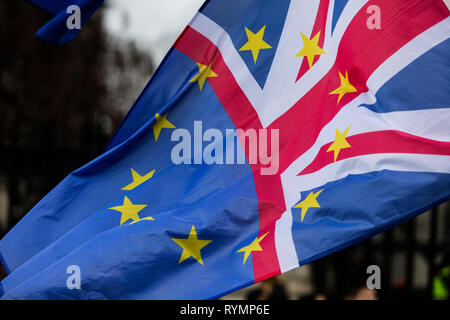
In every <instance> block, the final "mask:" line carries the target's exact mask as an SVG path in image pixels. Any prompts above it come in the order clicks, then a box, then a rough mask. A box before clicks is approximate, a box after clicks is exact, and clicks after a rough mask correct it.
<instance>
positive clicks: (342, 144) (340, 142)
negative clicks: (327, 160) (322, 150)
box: [327, 126, 351, 162]
mask: <svg viewBox="0 0 450 320" xmlns="http://www.w3.org/2000/svg"><path fill="white" fill-rule="evenodd" d="M349 130H350V126H349V127H348V128H347V130H345V131H344V132H343V133H340V132H339V130H338V129H336V135H335V138H334V142H333V143H332V144H331V146H330V147H329V148H328V150H327V152H331V151H334V162H336V160H337V158H338V156H339V152H341V150H342V149H347V148H350V147H351V145H350V144H349V143H348V141H347V140H346V138H347V134H348V131H349Z"/></svg>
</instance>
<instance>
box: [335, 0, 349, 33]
mask: <svg viewBox="0 0 450 320" xmlns="http://www.w3.org/2000/svg"><path fill="white" fill-rule="evenodd" d="M347 3H348V0H335V1H334V11H333V21H332V24H331V33H333V32H334V28H335V27H336V24H337V23H338V21H339V18H340V17H341V14H342V11H344V8H345V6H346V5H347Z"/></svg>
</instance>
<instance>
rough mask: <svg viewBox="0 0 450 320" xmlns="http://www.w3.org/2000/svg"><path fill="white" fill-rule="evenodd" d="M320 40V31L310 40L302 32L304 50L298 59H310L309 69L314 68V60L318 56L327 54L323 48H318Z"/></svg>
mask: <svg viewBox="0 0 450 320" xmlns="http://www.w3.org/2000/svg"><path fill="white" fill-rule="evenodd" d="M319 38H320V31H319V32H317V34H316V35H315V36H314V37H313V38H312V39H309V38H308V37H307V36H305V35H304V34H303V32H302V40H303V49H302V50H300V52H299V53H297V55H296V57H306V58H307V59H308V64H309V68H310V69H311V68H312V65H313V62H314V58H315V57H316V56H318V55H322V54H326V52H325V51H323V49H322V48H321V47H319V46H318V43H319Z"/></svg>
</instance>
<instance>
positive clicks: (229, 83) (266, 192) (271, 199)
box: [175, 28, 286, 282]
mask: <svg viewBox="0 0 450 320" xmlns="http://www.w3.org/2000/svg"><path fill="white" fill-rule="evenodd" d="M175 48H176V49H178V50H179V51H181V52H183V53H184V54H185V55H187V56H188V57H189V58H191V59H192V60H193V61H195V62H199V63H201V64H204V65H209V64H210V63H212V65H211V69H212V70H213V71H214V72H215V73H217V74H218V75H219V76H218V77H217V78H209V79H208V82H209V84H210V85H211V87H212V89H213V90H214V92H215V93H216V95H217V98H218V99H219V101H220V102H221V103H222V105H223V107H224V108H225V110H226V111H227V113H228V115H229V116H230V118H231V120H232V121H233V123H234V125H235V127H236V128H241V129H244V130H247V129H250V128H253V129H260V128H262V125H261V122H260V121H259V117H258V115H257V113H256V111H255V109H253V107H252V105H251V103H250V102H249V101H248V99H247V96H246V95H245V94H244V92H243V91H242V89H241V88H240V87H239V85H238V84H237V82H236V80H235V79H234V76H233V74H232V73H231V71H230V70H229V69H228V67H227V65H226V64H225V62H224V61H223V58H222V55H221V54H220V52H219V49H218V48H217V47H216V46H215V45H214V44H213V43H211V42H210V41H209V40H208V39H207V38H205V37H204V36H203V35H201V34H200V33H198V32H197V31H196V30H194V29H192V28H187V29H186V30H185V31H184V33H183V36H182V37H180V38H179V39H178V40H177V42H176V44H175ZM245 151H246V154H247V155H248V150H245ZM251 168H252V171H253V177H254V180H255V189H256V193H257V195H258V202H259V235H258V236H262V235H264V234H265V233H267V232H269V234H268V235H267V236H266V237H265V238H264V240H263V241H262V242H261V245H262V247H263V249H264V250H263V251H261V252H253V253H252V260H253V270H254V275H255V282H258V281H261V280H264V279H267V278H270V277H272V276H275V275H277V274H280V266H279V263H278V256H277V252H276V248H275V222H276V220H277V219H278V218H279V217H280V216H281V214H282V213H283V212H284V211H285V210H286V208H285V204H284V196H283V189H282V186H281V179H280V176H279V175H273V176H262V175H261V174H260V166H259V165H251Z"/></svg>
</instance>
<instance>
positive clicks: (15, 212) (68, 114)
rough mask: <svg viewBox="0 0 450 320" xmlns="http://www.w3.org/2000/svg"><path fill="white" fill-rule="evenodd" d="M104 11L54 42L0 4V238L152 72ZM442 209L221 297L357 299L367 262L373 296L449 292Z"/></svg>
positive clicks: (108, 127) (31, 11)
mask: <svg viewBox="0 0 450 320" xmlns="http://www.w3.org/2000/svg"><path fill="white" fill-rule="evenodd" d="M102 12H104V10H100V11H99V12H97V13H96V15H95V16H94V18H93V19H92V20H91V21H90V22H89V23H88V25H87V27H86V28H84V29H83V31H82V32H81V34H80V36H79V37H78V38H77V39H76V40H75V41H73V42H71V43H69V44H67V45H64V46H61V47H55V46H51V45H48V44H46V43H44V42H42V41H40V40H39V39H37V38H36V37H35V36H34V33H35V32H36V30H38V29H39V28H40V27H41V26H42V25H43V24H44V23H45V22H46V21H48V20H49V19H50V15H48V14H46V13H45V12H43V11H42V10H40V9H38V8H36V7H34V6H32V5H30V4H28V3H26V2H25V1H2V2H1V3H0V20H1V21H2V23H3V24H2V28H0V43H1V48H2V50H0V238H1V237H2V236H3V235H5V234H6V232H7V231H8V230H10V229H11V228H12V227H13V226H14V225H15V224H16V223H17V222H18V221H19V220H20V219H21V218H22V217H23V216H24V215H25V214H26V213H27V212H28V211H29V210H30V209H31V208H32V207H33V206H34V205H35V204H36V203H37V202H38V201H39V200H40V199H41V198H42V197H43V196H44V195H45V194H47V193H48V192H49V191H50V190H51V189H52V188H53V187H55V186H56V185H57V184H58V182H60V181H61V180H62V179H63V178H64V177H65V176H66V175H67V174H69V173H70V172H71V171H73V170H74V169H76V168H78V167H80V166H82V165H83V164H85V163H87V162H88V161H89V160H91V159H93V158H95V157H96V156H97V155H99V154H100V153H102V151H103V150H104V149H105V147H106V145H107V143H108V141H109V139H110V138H111V137H112V134H113V133H114V130H115V129H116V128H117V127H118V125H119V124H120V122H121V121H122V119H123V117H124V114H125V112H126V110H128V108H129V107H130V106H131V104H132V103H133V102H134V101H135V100H136V98H137V97H138V95H139V93H140V91H141V90H142V89H143V88H144V86H145V84H146V82H147V80H148V79H149V78H150V76H151V74H152V73H153V71H154V63H153V60H152V58H151V56H150V53H149V52H146V51H143V50H142V49H139V48H138V46H137V45H136V44H135V43H134V42H133V41H131V40H126V39H124V38H120V39H119V38H115V37H114V36H112V35H111V34H108V33H107V32H106V30H105V29H104V23H103V18H104V17H103V14H102ZM18 13H20V14H18ZM86 48H88V50H86ZM449 214H450V206H449V205H448V204H444V205H442V206H440V207H439V208H435V209H433V210H432V211H430V212H427V213H426V214H424V215H421V216H419V217H417V218H415V219H412V220H411V221H409V222H407V223H404V224H402V225H400V226H398V227H396V228H394V229H392V230H389V231H387V232H384V233H383V234H381V235H379V236H377V237H374V238H372V239H370V240H367V241H365V242H363V243H361V244H358V245H356V246H353V247H351V248H349V249H346V250H343V251H340V252H338V253H335V254H333V255H331V256H329V257H326V258H323V259H321V260H319V261H317V262H314V263H312V264H309V265H308V266H305V267H302V268H299V269H297V270H294V271H291V272H289V273H287V274H286V275H283V276H281V277H279V278H277V279H276V280H270V281H267V282H264V283H263V284H258V285H255V286H253V287H250V288H248V289H245V290H242V291H238V292H236V293H233V294H232V295H230V296H228V297H225V298H237V299H244V298H252V299H263V298H264V299H267V298H289V299H304V300H308V299H319V298H328V299H330V298H331V299H333V298H334V299H344V298H349V297H356V296H357V295H358V292H359V291H358V290H360V289H361V288H364V287H365V281H366V279H367V277H368V275H367V274H366V268H367V266H369V265H372V264H376V265H378V266H380V268H381V274H382V277H381V279H382V280H381V281H382V289H381V290H378V291H377V292H376V294H375V295H374V296H373V297H376V298H379V299H402V298H408V299H416V298H417V299H433V298H434V299H437V298H440V299H448V287H449V286H448V281H449V272H448V271H445V270H448V268H447V269H446V268H445V267H446V266H449V265H450V261H449V253H448V248H449V247H450V245H449V244H450V239H449V235H450V216H449ZM442 285H443V286H444V289H445V288H447V293H446V294H445V290H444V292H443V291H442V288H441V287H442Z"/></svg>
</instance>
